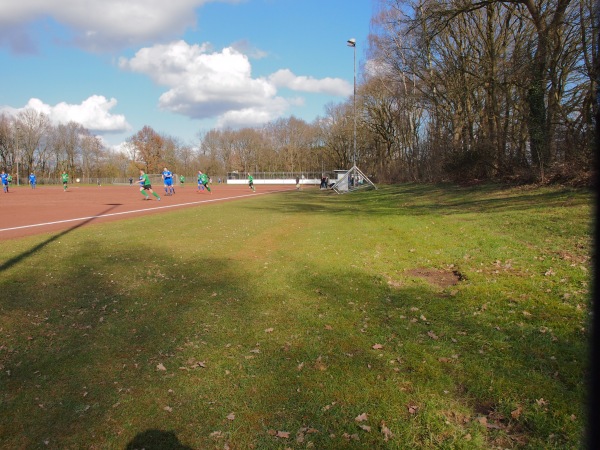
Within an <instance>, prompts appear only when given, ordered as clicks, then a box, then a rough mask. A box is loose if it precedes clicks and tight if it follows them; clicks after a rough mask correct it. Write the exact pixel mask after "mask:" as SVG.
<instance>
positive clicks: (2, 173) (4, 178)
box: [0, 170, 8, 194]
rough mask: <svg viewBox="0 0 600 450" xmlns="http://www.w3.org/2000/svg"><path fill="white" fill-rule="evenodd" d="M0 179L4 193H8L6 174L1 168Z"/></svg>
mask: <svg viewBox="0 0 600 450" xmlns="http://www.w3.org/2000/svg"><path fill="white" fill-rule="evenodd" d="M0 179H1V180H2V189H3V190H4V193H5V194H8V174H7V173H6V172H5V171H4V170H3V171H2V172H1V173H0Z"/></svg>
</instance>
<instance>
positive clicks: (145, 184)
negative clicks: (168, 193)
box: [140, 169, 160, 201]
mask: <svg viewBox="0 0 600 450" xmlns="http://www.w3.org/2000/svg"><path fill="white" fill-rule="evenodd" d="M146 191H150V193H151V194H152V195H154V197H156V200H158V201H160V197H159V195H158V194H157V193H156V192H154V191H153V190H152V184H150V178H148V175H147V174H146V172H144V169H140V192H141V193H142V195H143V196H144V200H150V197H148V194H147V193H146Z"/></svg>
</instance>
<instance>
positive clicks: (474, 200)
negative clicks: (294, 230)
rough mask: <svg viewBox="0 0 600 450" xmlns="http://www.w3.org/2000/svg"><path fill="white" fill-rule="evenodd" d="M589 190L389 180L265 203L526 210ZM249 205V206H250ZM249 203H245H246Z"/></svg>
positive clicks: (348, 209)
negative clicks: (388, 182)
mask: <svg viewBox="0 0 600 450" xmlns="http://www.w3.org/2000/svg"><path fill="white" fill-rule="evenodd" d="M432 199H435V200H436V201H435V202H432ZM590 202H591V192H590V191H589V190H585V189H580V190H575V189H568V188H562V189H559V188H557V189H546V190H543V189H536V190H531V191H529V192H528V191H524V190H518V189H517V188H505V187H502V186H497V185H485V186H479V187H468V188H467V187H458V186H454V185H447V186H440V185H435V186H430V185H412V184H411V185H394V186H383V187H381V188H379V189H378V190H376V191H374V190H370V191H358V192H353V193H349V194H344V195H338V194H335V193H333V192H330V191H305V192H303V193H302V195H300V196H295V197H292V196H289V195H286V196H285V197H282V198H281V201H279V202H276V201H273V202H271V203H270V205H269V208H270V209H272V210H276V211H283V212H288V213H297V212H300V213H308V212H311V213H315V212H319V213H326V214H336V215H352V214H354V213H355V212H357V211H360V213H361V214H369V215H381V216H386V215H416V216H420V215H432V214H433V215H450V214H466V213H483V212H485V213H495V212H510V211H523V212H527V211H531V210H539V209H544V208H548V207H557V206H564V207H574V206H580V205H584V204H586V205H587V204H590ZM252 206H253V205H252ZM252 206H250V205H249V206H248V208H251V207H252Z"/></svg>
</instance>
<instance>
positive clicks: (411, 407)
mask: <svg viewBox="0 0 600 450" xmlns="http://www.w3.org/2000/svg"><path fill="white" fill-rule="evenodd" d="M407 409H408V412H409V413H410V414H416V413H417V411H418V410H419V407H418V406H415V405H408V406H407Z"/></svg>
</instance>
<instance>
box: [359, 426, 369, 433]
mask: <svg viewBox="0 0 600 450" xmlns="http://www.w3.org/2000/svg"><path fill="white" fill-rule="evenodd" d="M359 427H360V428H361V429H362V430H364V431H366V432H367V433H370V432H371V427H370V426H369V425H359Z"/></svg>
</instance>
